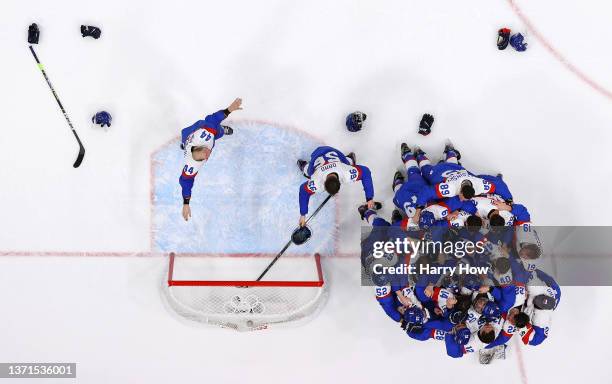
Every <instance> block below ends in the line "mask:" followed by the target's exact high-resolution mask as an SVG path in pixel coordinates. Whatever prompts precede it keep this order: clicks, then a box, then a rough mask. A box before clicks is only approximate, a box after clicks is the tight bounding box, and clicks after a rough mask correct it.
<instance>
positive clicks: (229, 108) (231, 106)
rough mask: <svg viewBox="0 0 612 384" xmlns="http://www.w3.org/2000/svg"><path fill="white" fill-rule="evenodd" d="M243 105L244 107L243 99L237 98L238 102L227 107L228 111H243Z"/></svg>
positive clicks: (235, 101)
mask: <svg viewBox="0 0 612 384" xmlns="http://www.w3.org/2000/svg"><path fill="white" fill-rule="evenodd" d="M241 105H242V99H241V98H239V97H238V98H236V100H234V101H232V103H231V104H230V106H229V107H227V110H228V111H230V112H234V111H236V110H238V109H242V107H241Z"/></svg>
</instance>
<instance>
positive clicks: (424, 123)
mask: <svg viewBox="0 0 612 384" xmlns="http://www.w3.org/2000/svg"><path fill="white" fill-rule="evenodd" d="M433 122H434V117H433V116H432V115H430V114H428V113H426V114H424V115H423V117H422V118H421V122H420V123H419V133H420V134H421V135H423V136H427V135H429V134H430V133H431V126H432V125H433Z"/></svg>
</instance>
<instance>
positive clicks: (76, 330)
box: [0, 0, 612, 384]
mask: <svg viewBox="0 0 612 384" xmlns="http://www.w3.org/2000/svg"><path fill="white" fill-rule="evenodd" d="M611 16H612V5H610V4H608V3H606V2H602V1H595V0H585V1H580V2H558V1H551V0H540V1H537V2H534V1H532V2H528V1H525V0H496V1H485V0H475V1H470V2H457V1H437V2H415V1H399V0H397V1H390V0H386V1H348V0H344V1H319V0H314V1H300V2H290V1H280V0H275V1H271V0H261V1H242V0H240V1H232V2H210V1H202V2H195V1H179V0H177V1H173V2H171V3H167V2H166V3H161V2H158V3H155V2H149V1H142V0H137V1H129V2H126V1H117V0H110V1H104V2H88V1H78V2H77V1H62V0H58V1H53V2H48V1H35V0H33V1H29V2H27V3H24V2H22V1H14V0H5V1H3V2H2V12H0V41H1V42H2V47H3V54H2V61H1V65H0V69H1V70H0V84H2V85H3V86H2V92H1V96H0V98H1V99H0V101H1V104H0V105H2V108H1V110H2V115H1V116H2V125H3V128H2V129H0V145H1V147H2V150H0V163H1V164H2V166H1V167H0V179H1V180H2V181H3V182H2V187H1V188H0V204H1V208H2V210H1V211H2V218H3V226H2V231H0V255H2V257H1V258H0V292H1V293H0V298H1V299H2V304H3V315H2V316H1V317H0V337H1V340H2V342H3V348H2V349H1V351H0V362H25V361H32V362H36V361H38V362H51V361H62V362H66V361H74V362H77V363H78V364H79V365H78V381H79V382H83V383H109V382H122V383H165V382H169V381H185V382H207V383H217V382H218V383H221V382H223V383H226V382H228V383H229V382H243V381H244V380H248V381H251V382H256V383H264V382H265V383H286V382H291V383H312V382H314V381H316V382H326V383H327V382H337V381H340V380H341V381H352V382H358V383H362V382H363V383H365V382H372V381H376V382H396V381H398V380H419V381H430V380H443V381H447V380H452V381H457V382H468V381H469V382H471V383H481V382H482V383H486V382H495V383H523V384H525V383H542V382H555V383H570V382H577V381H581V382H588V383H607V382H609V377H608V374H607V370H606V363H607V360H608V359H607V353H606V347H607V345H608V344H609V343H610V342H612V337H611V336H610V334H609V332H607V331H606V328H605V326H606V324H607V322H608V320H609V318H610V315H612V309H611V308H610V306H609V305H607V304H606V303H607V302H608V301H609V295H610V293H612V289H610V288H609V287H605V288H604V287H600V288H597V287H564V289H563V297H562V301H561V304H560V306H559V308H558V310H557V311H556V313H555V316H554V319H553V325H552V329H551V333H550V337H549V338H548V340H547V341H545V343H544V344H543V345H541V346H539V347H536V348H526V347H522V348H520V347H518V346H517V345H515V344H514V342H515V341H513V342H512V344H513V345H512V346H511V349H510V350H509V352H508V358H507V359H506V360H505V361H503V362H499V361H495V362H494V363H493V364H492V365H490V366H486V367H483V366H480V365H478V364H477V362H476V360H475V358H474V357H472V356H470V357H467V358H463V359H459V360H453V359H451V358H448V357H446V355H445V352H444V346H443V345H440V344H436V343H435V342H433V341H431V342H427V343H418V342H416V341H414V340H408V338H407V336H405V335H404V334H403V333H402V332H401V331H400V329H398V328H397V325H395V324H393V323H392V322H391V321H389V319H388V318H387V317H386V315H385V314H384V313H383V312H382V311H381V310H380V309H379V308H378V305H377V304H376V302H375V300H374V297H373V293H372V290H371V288H362V287H360V281H359V260H358V258H356V256H355V255H356V251H357V250H358V245H359V244H358V238H359V228H360V222H359V219H358V217H357V213H356V210H355V208H356V206H357V204H358V203H360V202H361V201H362V192H361V188H359V187H358V186H355V187H352V188H346V189H347V190H343V191H342V192H343V193H342V194H341V196H340V197H339V198H338V199H336V205H337V206H338V209H337V213H338V215H339V217H338V222H337V223H338V225H339V228H338V229H339V235H338V236H337V237H336V239H335V240H336V241H337V244H338V247H337V250H336V252H335V253H334V254H333V255H327V257H325V258H324V262H323V263H324V265H323V266H324V269H325V273H326V277H327V281H328V282H329V288H330V297H329V301H328V302H327V304H326V306H325V308H324V309H323V311H322V312H321V314H320V315H319V316H318V317H317V318H315V319H314V320H313V321H312V322H310V323H308V324H306V325H303V326H301V327H299V328H290V329H281V330H272V331H269V332H253V333H236V332H232V331H229V330H223V329H209V328H202V327H197V326H190V325H188V324H185V323H184V322H181V321H177V319H176V318H175V317H174V316H173V315H172V314H171V313H169V312H168V311H167V309H166V308H165V307H164V305H163V304H162V300H161V294H160V286H161V282H162V281H163V276H164V270H165V267H166V258H165V257H162V256H161V255H159V254H157V253H155V252H153V251H156V249H154V247H152V229H153V228H154V227H153V225H152V223H153V218H152V209H151V193H152V192H151V191H152V178H151V174H152V173H151V160H152V155H153V153H154V152H155V151H157V150H158V149H159V148H161V147H163V146H164V145H166V144H167V143H169V142H171V141H172V140H174V139H175V138H176V137H177V136H178V134H179V131H180V129H181V128H183V127H185V126H187V125H190V124H191V123H193V122H194V121H196V120H198V119H200V118H202V117H203V116H204V115H206V114H207V113H210V112H212V111H215V110H217V109H220V108H224V107H226V106H227V105H228V104H229V103H230V102H231V101H232V100H233V99H234V97H238V96H240V97H242V98H243V99H244V111H239V112H236V113H235V114H233V115H232V119H236V120H238V119H244V120H249V121H266V122H271V123H272V124H276V125H279V126H290V127H294V128H295V129H297V130H300V131H302V132H304V133H307V134H309V135H312V136H314V137H316V138H317V140H321V141H323V142H325V143H326V144H329V145H332V146H336V147H339V148H340V149H342V150H344V151H346V152H349V151H355V152H356V153H357V156H358V158H359V162H360V163H363V164H365V165H367V166H369V167H370V168H371V170H372V173H373V177H374V183H375V188H376V191H377V193H376V196H377V199H378V200H381V201H383V202H384V203H386V207H385V209H384V211H383V212H384V214H385V215H388V214H390V212H391V188H390V185H391V179H392V176H393V173H394V172H395V170H396V169H397V168H398V167H399V166H400V165H401V164H400V160H399V154H398V149H399V144H400V143H401V142H402V141H407V142H408V143H409V144H417V145H420V146H421V147H422V148H424V149H425V150H426V151H428V152H429V153H430V154H432V155H433V156H434V157H435V156H436V155H437V154H438V153H440V152H441V150H442V147H443V143H444V140H445V139H446V138H450V139H452V140H453V142H454V144H455V145H456V146H457V147H458V148H459V149H460V150H461V152H462V155H463V159H462V160H463V164H464V165H465V166H466V167H467V168H468V169H472V170H474V171H475V172H478V173H484V172H487V173H496V172H502V173H503V174H504V179H505V180H506V182H507V183H508V185H509V186H510V188H511V189H512V192H513V194H514V196H515V200H516V201H517V202H520V203H523V204H525V205H526V206H527V207H528V208H529V210H530V213H531V216H532V219H533V222H534V223H535V224H537V225H552V226H555V225H558V226H561V225H611V224H612V220H611V219H610V217H609V214H608V213H607V212H606V210H605V206H606V204H605V201H607V199H608V198H609V194H610V191H611V190H612V177H611V176H612V171H611V170H610V167H609V161H610V160H609V157H610V156H609V148H610V146H611V144H612V131H610V127H611V122H612V93H610V91H611V90H612V75H611V72H610V70H609V68H610V66H611V65H612V55H610V54H609V49H607V47H609V46H611V45H612V32H610V29H609V27H608V25H609V20H610V18H611ZM32 22H37V23H38V24H39V25H40V27H41V39H40V44H39V46H37V47H36V49H37V53H38V55H39V57H40V59H41V61H42V62H43V64H44V65H45V67H46V70H47V71H48V74H49V76H50V79H51V81H52V83H53V84H54V86H55V88H56V90H57V92H58V94H59V96H60V98H61V100H62V102H63V104H64V105H65V107H66V109H67V111H68V114H69V115H70V117H71V119H72V121H73V122H74V123H75V126H76V129H77V131H78V132H79V135H80V136H81V138H82V140H83V142H84V144H85V147H86V149H87V153H86V155H85V160H84V162H83V165H82V166H81V167H80V168H79V169H76V170H75V169H73V168H72V163H73V162H74V159H75V157H76V153H77V147H76V143H75V142H74V138H73V136H72V134H71V133H70V131H69V129H68V127H67V125H66V122H65V121H64V120H63V117H62V116H61V114H60V113H59V111H58V108H57V105H56V104H55V101H54V100H53V98H52V96H51V95H50V92H49V90H48V88H47V85H46V84H45V82H44V80H43V78H42V76H41V75H40V73H39V71H38V70H37V69H36V66H35V63H34V60H33V58H32V57H31V55H30V53H29V51H28V48H27V44H26V30H27V26H28V25H29V24H30V23H32ZM81 24H93V25H98V26H100V27H101V28H102V38H101V39H99V40H91V39H87V40H84V39H82V38H81V36H80V34H79V26H80V25H81ZM503 26H507V27H510V28H512V29H513V31H520V32H522V33H523V34H524V35H525V36H526V41H527V42H528V43H529V49H528V50H527V52H524V53H517V52H515V51H513V50H511V49H507V50H506V51H502V52H500V51H498V50H497V48H496V46H495V36H496V31H497V29H499V28H501V27H503ZM100 109H106V110H109V111H110V112H111V113H112V114H113V118H114V119H113V126H112V127H111V129H110V130H109V131H108V132H104V131H102V130H100V129H98V128H94V127H92V126H91V123H90V121H89V119H90V118H91V115H93V113H94V112H96V111H97V110H100ZM356 109H359V110H362V111H364V112H366V113H367V114H368V120H367V122H366V123H367V124H366V128H365V129H364V130H363V131H361V132H359V133H355V134H351V133H349V132H347V131H346V130H345V129H344V126H343V125H344V117H345V115H346V114H347V113H348V112H351V111H353V110H356ZM424 112H429V113H432V114H433V115H434V116H435V118H436V121H435V123H434V127H433V132H432V134H431V135H429V136H427V137H422V136H419V135H418V134H417V133H416V127H417V125H418V121H419V119H420V116H421V115H422V114H423V113H424ZM236 137H238V136H236ZM223 140H226V139H225V138H224V139H223ZM223 144H225V143H222V142H220V143H219V145H223ZM259 148H260V146H259V145H256V144H250V145H248V146H247V147H246V148H245V149H244V151H245V152H244V155H243V156H245V157H249V156H256V155H255V154H256V153H257V151H258V149H259ZM308 150H309V149H306V148H302V149H300V153H295V151H296V148H287V151H286V156H284V157H278V158H277V160H276V161H271V163H270V164H265V165H264V164H262V166H266V167H270V168H272V169H274V170H278V169H288V170H290V169H291V167H292V166H293V163H294V162H295V158H296V157H297V156H299V155H303V154H305V153H308ZM177 151H178V149H177ZM218 154H219V153H216V155H218ZM224 161H226V162H228V163H230V164H232V166H233V167H235V164H236V162H237V161H240V162H242V161H244V158H240V159H231V158H228V159H224ZM205 171H206V168H205V169H203V171H202V174H201V175H200V176H198V177H199V178H203V177H204V172H205ZM234 171H235V169H234ZM179 172H180V169H177V170H176V177H178V175H179ZM273 176H274V177H276V176H278V175H275V173H274V172H271V176H270V177H271V178H273ZM291 178H294V176H291ZM292 180H293V179H292ZM265 182H266V180H262V183H265ZM177 188H178V185H177ZM277 188H279V189H281V190H289V191H297V185H293V184H292V185H278V186H277ZM194 190H195V192H194V193H195V195H194V198H197V196H198V195H199V194H202V195H205V194H206V190H205V187H204V182H203V181H202V180H198V181H196V187H195V189H194ZM296 200H297V196H296ZM599 201H603V203H598V202H599ZM239 206H240V202H236V210H237V211H236V212H241V209H240V208H239ZM288 206H289V205H288ZM602 207H604V208H602ZM214 209H215V208H214V207H211V211H210V212H207V213H206V214H211V213H213V212H214ZM279 209H282V210H283V211H282V212H279V215H283V217H287V218H288V219H287V220H290V219H289V218H290V217H291V215H292V212H286V210H287V209H294V220H295V222H293V221H291V220H290V222H289V223H288V224H287V226H288V228H287V232H288V233H289V232H290V231H291V229H293V228H294V226H295V224H296V223H297V219H298V215H299V214H298V207H297V201H296V202H295V207H293V208H291V207H289V208H287V207H286V206H285V205H284V204H283V205H282V208H281V207H279ZM236 212H232V215H234V214H235V213H236ZM250 212H257V210H256V209H252V207H251V208H249V209H247V210H245V211H244V214H243V215H242V217H241V221H240V223H236V224H237V225H243V226H245V227H248V228H249V229H252V227H255V226H257V225H258V222H259V220H260V218H259V217H249V213H250ZM172 214H174V215H177V216H178V215H180V201H179V200H177V205H176V210H175V211H174V212H173V211H172V210H171V209H170V208H168V209H167V215H172ZM218 214H219V215H223V214H224V212H223V210H222V209H220V208H219V209H218ZM204 215H205V213H200V212H194V217H193V221H192V222H191V223H190V225H193V226H194V227H196V226H198V225H199V224H201V223H202V220H203V216H204ZM172 220H175V219H174V218H173V219H172ZM187 225H189V224H187ZM192 230H193V229H192ZM260 230H261V231H262V233H265V231H266V228H264V227H260ZM185 241H186V242H188V241H189V239H186V240H185ZM194 241H200V239H197V240H194ZM281 246H282V244H281ZM279 248H280V247H279Z"/></svg>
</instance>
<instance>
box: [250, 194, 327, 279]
mask: <svg viewBox="0 0 612 384" xmlns="http://www.w3.org/2000/svg"><path fill="white" fill-rule="evenodd" d="M331 197H332V195H328V196H327V197H326V198H325V200H323V202H322V203H321V205H319V207H318V208H317V209H316V210H315V211H314V212H313V214H312V215H310V217H309V218H308V219H307V220H306V223H305V224H304V225H306V224H308V222H309V221H310V220H311V219H312V218H313V217H315V216H316V215H317V213H319V211H320V210H321V208H323V206H324V205H325V204H327V202H328V201H329V199H331ZM292 242H293V240H291V239H290V240H289V241H288V242H287V244H285V246H284V247H283V249H281V250H280V252H279V253H278V254H277V255H276V257H275V258H274V259H273V260H272V261H271V262H270V264H268V266H267V267H266V269H264V271H263V272H262V273H261V275H259V277H258V278H257V280H256V281H260V280H261V279H262V278H263V277H264V276H265V275H266V273H268V271H269V270H270V268H272V266H273V265H274V263H276V262H277V261H278V259H280V257H281V256H282V255H283V254H284V253H285V251H286V250H287V249H288V248H289V246H290V245H291V243H292Z"/></svg>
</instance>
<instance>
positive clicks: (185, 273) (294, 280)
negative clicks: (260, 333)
mask: <svg viewBox="0 0 612 384" xmlns="http://www.w3.org/2000/svg"><path fill="white" fill-rule="evenodd" d="M270 261H271V257H258V256H257V255H253V256H243V257H181V256H176V257H175V261H174V266H173V273H172V281H173V283H179V284H187V285H169V284H168V283H166V284H165V285H166V287H165V292H166V297H167V301H168V303H169V304H170V306H171V307H172V308H173V309H174V310H175V311H176V312H177V313H178V314H179V315H181V316H183V317H185V318H188V319H190V320H193V321H197V322H200V323H205V324H211V325H219V326H222V327H226V328H232V329H236V330H239V331H251V330H260V329H267V328H270V327H271V326H278V325H281V324H282V325H288V324H295V323H297V322H302V321H305V320H308V319H309V318H311V317H312V316H313V315H314V314H316V313H317V312H318V309H320V307H321V306H322V304H323V303H324V301H325V299H326V296H327V295H326V290H325V284H324V283H323V281H322V279H321V280H320V276H319V268H318V267H317V263H318V259H315V257H313V256H310V257H287V258H284V259H283V257H281V259H279V261H278V262H277V263H276V264H275V265H274V266H273V267H272V269H271V270H270V272H269V274H267V275H266V277H265V278H264V279H263V280H264V281H267V282H271V281H274V282H277V283H273V284H275V285H273V286H248V287H244V286H243V285H241V286H215V285H214V284H218V283H217V282H219V281H244V282H245V283H244V284H245V285H246V284H248V283H246V282H248V281H253V280H255V278H256V277H257V276H258V275H259V273H261V272H262V271H263V270H264V269H265V267H266V265H267V264H268V263H269V262H270ZM185 281H187V282H188V283H181V282H185ZM319 281H320V283H319ZM317 283H318V284H319V285H321V286H306V285H308V284H310V285H313V284H317ZM290 285H296V286H290Z"/></svg>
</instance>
